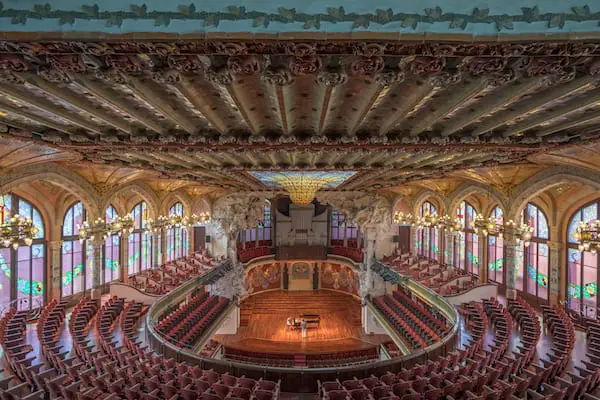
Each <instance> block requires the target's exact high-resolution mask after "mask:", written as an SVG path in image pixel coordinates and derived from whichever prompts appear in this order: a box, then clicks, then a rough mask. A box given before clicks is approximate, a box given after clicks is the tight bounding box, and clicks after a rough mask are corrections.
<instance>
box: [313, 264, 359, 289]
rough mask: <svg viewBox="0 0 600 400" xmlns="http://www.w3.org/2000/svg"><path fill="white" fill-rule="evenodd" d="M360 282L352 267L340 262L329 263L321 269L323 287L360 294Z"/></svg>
mask: <svg viewBox="0 0 600 400" xmlns="http://www.w3.org/2000/svg"><path fill="white" fill-rule="evenodd" d="M359 287H360V282H359V279H358V274H357V273H355V272H354V271H353V270H352V268H350V267H347V266H345V265H340V264H327V265H325V266H323V270H322V271H321V288H323V289H335V290H341V291H343V292H347V293H349V294H355V295H358V290H359Z"/></svg>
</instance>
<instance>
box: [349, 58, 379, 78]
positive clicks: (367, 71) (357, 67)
mask: <svg viewBox="0 0 600 400" xmlns="http://www.w3.org/2000/svg"><path fill="white" fill-rule="evenodd" d="M384 67H385V62H384V61H383V57H380V56H373V57H362V56H360V57H358V58H355V59H354V60H352V62H351V64H350V72H351V73H352V75H359V76H374V75H375V74H377V73H378V72H381V71H382V70H383V68H384Z"/></svg>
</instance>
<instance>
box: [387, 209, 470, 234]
mask: <svg viewBox="0 0 600 400" xmlns="http://www.w3.org/2000/svg"><path fill="white" fill-rule="evenodd" d="M393 221H394V223H396V224H400V225H414V226H416V227H417V228H419V229H420V228H440V229H447V230H449V231H450V232H453V233H454V232H459V231H460V230H461V229H462V222H461V220H460V218H458V217H452V216H450V215H443V216H441V217H440V216H439V215H438V214H437V213H431V214H425V215H424V216H422V217H418V216H414V215H412V214H404V213H402V212H395V213H394V216H393Z"/></svg>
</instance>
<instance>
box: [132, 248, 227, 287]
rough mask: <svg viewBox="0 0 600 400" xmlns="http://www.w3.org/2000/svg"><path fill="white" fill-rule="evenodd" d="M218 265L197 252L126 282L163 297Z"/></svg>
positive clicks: (134, 276) (208, 257)
mask: <svg viewBox="0 0 600 400" xmlns="http://www.w3.org/2000/svg"><path fill="white" fill-rule="evenodd" d="M218 265H219V263H218V262H217V261H216V260H214V259H213V258H212V257H210V256H209V255H208V254H207V253H205V252H197V253H194V254H192V255H190V256H188V257H186V258H181V259H178V260H175V261H172V262H168V263H166V264H163V265H161V266H160V267H158V268H155V269H150V270H144V271H142V272H140V273H138V274H136V275H131V276H129V278H128V280H127V282H128V283H129V284H131V285H132V286H133V287H135V288H137V289H138V290H140V291H142V292H144V293H147V294H153V295H164V294H167V293H169V292H170V291H171V290H173V289H174V288H176V287H177V286H179V285H181V284H182V283H183V282H186V281H188V280H190V279H191V278H194V277H197V276H202V275H204V274H206V273H208V272H209V271H211V270H212V269H213V268H215V267H216V266H218Z"/></svg>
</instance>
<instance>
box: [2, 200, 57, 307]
mask: <svg viewBox="0 0 600 400" xmlns="http://www.w3.org/2000/svg"><path fill="white" fill-rule="evenodd" d="M0 209H1V210H2V212H3V214H4V221H8V220H9V219H10V217H11V216H12V215H14V214H19V215H21V216H23V217H29V218H31V219H32V221H33V223H34V225H35V226H36V227H37V228H38V230H39V232H38V234H37V235H36V236H35V238H34V240H33V243H32V245H31V246H21V247H19V248H18V249H17V250H15V249H13V248H12V247H10V248H0V269H1V271H0V307H2V309H7V308H8V306H9V305H10V306H15V307H17V309H19V310H30V309H36V308H40V307H42V306H43V305H44V288H45V281H46V240H45V229H44V222H43V220H42V215H41V214H40V212H39V211H38V209H37V208H35V207H34V206H33V205H32V204H31V203H29V202H28V201H27V200H25V199H23V198H21V197H19V196H17V195H15V194H12V193H9V194H5V195H3V196H2V197H0Z"/></svg>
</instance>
